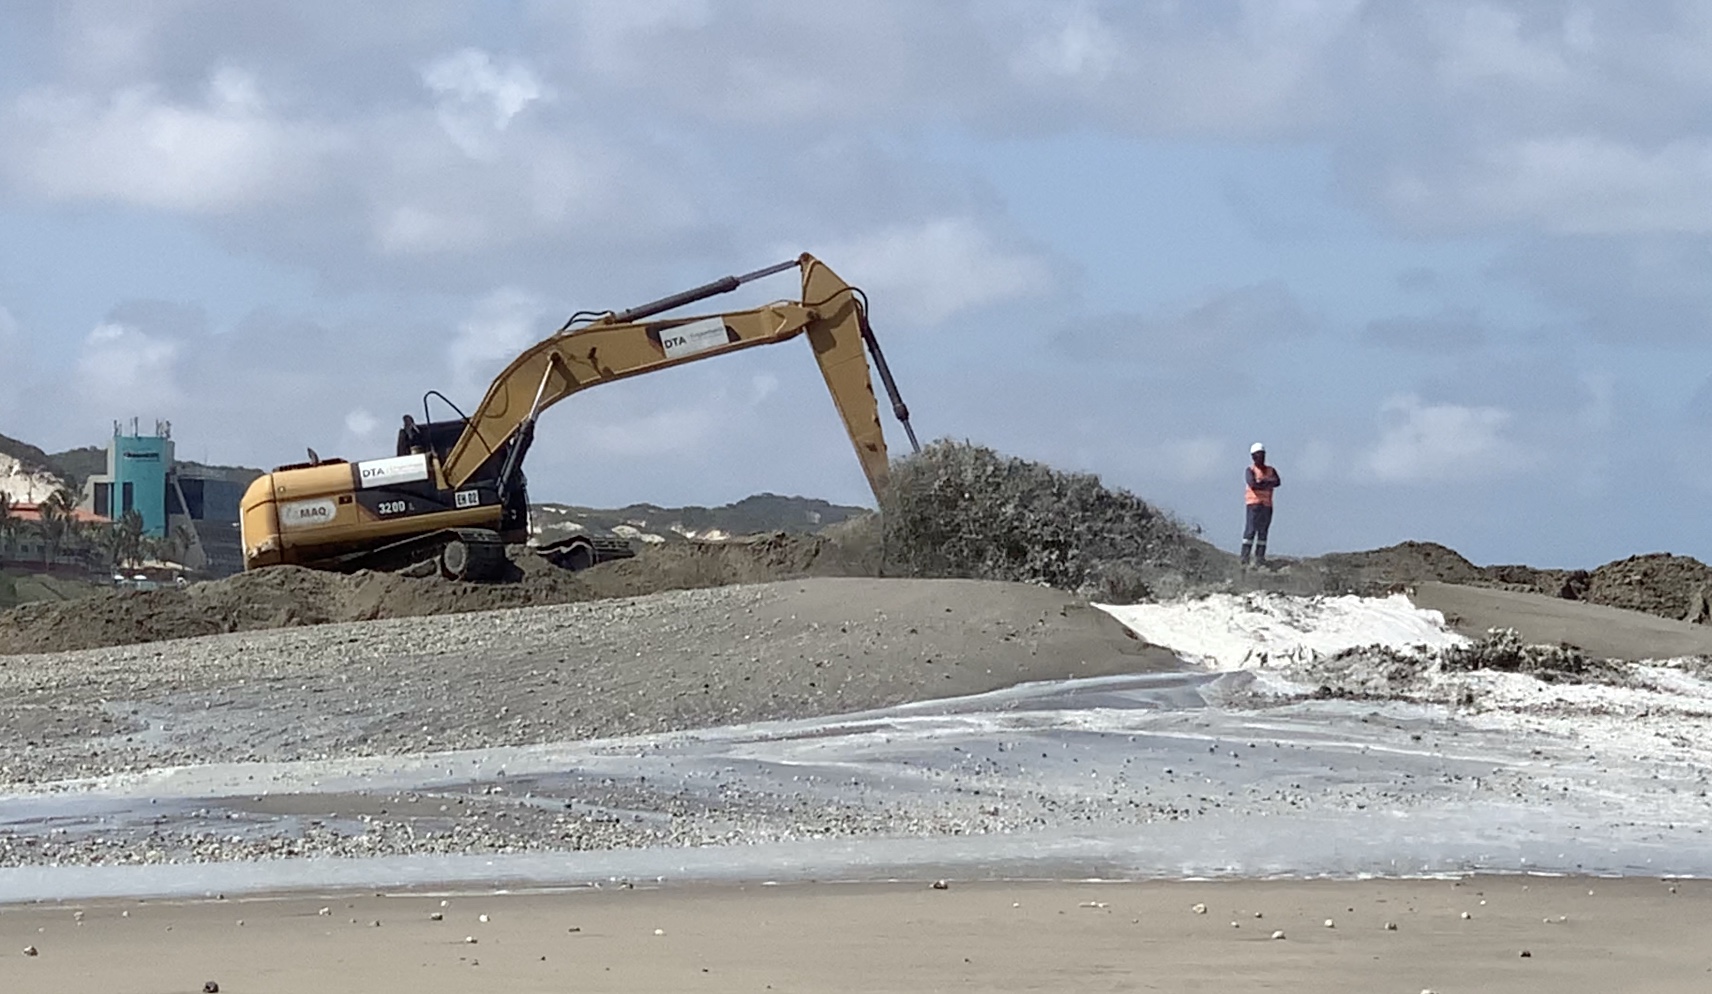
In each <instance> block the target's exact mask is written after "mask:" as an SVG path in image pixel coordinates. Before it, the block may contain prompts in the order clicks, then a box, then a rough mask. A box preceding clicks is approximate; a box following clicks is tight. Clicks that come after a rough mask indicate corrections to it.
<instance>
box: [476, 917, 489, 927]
mask: <svg viewBox="0 0 1712 994" xmlns="http://www.w3.org/2000/svg"><path fill="white" fill-rule="evenodd" d="M476 921H478V922H481V923H482V924H483V925H486V924H487V916H486V915H477V916H476Z"/></svg>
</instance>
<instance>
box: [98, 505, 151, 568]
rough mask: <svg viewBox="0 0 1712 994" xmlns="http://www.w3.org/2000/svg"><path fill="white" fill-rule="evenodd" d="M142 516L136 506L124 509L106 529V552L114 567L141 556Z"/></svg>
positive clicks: (134, 560) (121, 565)
mask: <svg viewBox="0 0 1712 994" xmlns="http://www.w3.org/2000/svg"><path fill="white" fill-rule="evenodd" d="M144 538H145V536H144V534H143V516H142V514H140V513H138V511H137V509H136V508H132V509H131V510H129V511H126V512H125V513H124V515H123V516H121V517H120V518H119V520H118V521H115V522H113V525H112V527H111V528H109V529H108V531H107V535H106V539H107V552H108V555H109V556H110V557H111V558H112V561H113V565H114V566H115V567H124V566H128V565H130V564H132V563H135V562H137V561H139V560H140V559H142V557H143V539H144Z"/></svg>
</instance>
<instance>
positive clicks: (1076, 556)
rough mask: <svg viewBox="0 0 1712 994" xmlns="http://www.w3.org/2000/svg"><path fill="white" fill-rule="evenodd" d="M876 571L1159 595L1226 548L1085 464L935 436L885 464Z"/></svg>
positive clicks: (1218, 572) (1123, 595)
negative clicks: (1064, 466) (881, 557)
mask: <svg viewBox="0 0 1712 994" xmlns="http://www.w3.org/2000/svg"><path fill="white" fill-rule="evenodd" d="M881 510H882V512H883V514H882V518H883V520H884V527H885V557H886V566H887V571H888V572H898V573H903V574H906V575H910V576H924V577H969V578H973V579H981V580H1010V581H1019V582H1023V583H1040V584H1045V585H1048V586H1052V587H1057V588H1059V589H1061V590H1069V591H1075V592H1079V593H1084V594H1087V595H1089V596H1092V597H1095V598H1097V599H1100V600H1104V601H1108V602H1116V603H1130V602H1133V601H1136V600H1140V599H1143V598H1146V597H1149V596H1155V595H1159V596H1169V595H1171V594H1175V593H1178V592H1181V591H1182V590H1183V589H1184V588H1185V587H1186V586H1187V585H1189V584H1192V583H1197V582H1205V581H1209V580H1214V579H1218V578H1222V577H1223V576H1225V575H1227V573H1228V571H1229V569H1230V563H1231V561H1232V560H1233V557H1232V556H1231V555H1230V554H1229V553H1225V552H1221V551H1219V550H1218V549H1215V548H1213V546H1211V545H1210V544H1208V543H1207V542H1204V541H1202V540H1201V539H1200V538H1198V537H1197V535H1196V531H1195V529H1192V528H1191V527H1189V526H1188V525H1185V524H1184V523H1182V522H1181V521H1178V520H1177V519H1176V518H1174V517H1172V516H1171V515H1169V514H1168V513H1166V512H1164V511H1162V510H1160V509H1159V508H1156V507H1154V506H1152V505H1151V504H1148V503H1147V502H1146V501H1143V500H1142V499H1141V498H1139V497H1136V496H1135V495H1134V494H1131V493H1129V492H1128V491H1125V490H1114V489H1111V488H1109V487H1106V486H1105V485H1103V484H1102V483H1101V482H1100V478H1099V477H1098V476H1095V475H1093V474H1091V473H1065V472H1060V471H1058V470H1055V469H1052V468H1051V467H1049V466H1046V465H1044V464H1042V463H1037V462H1029V461H1027V460H1023V459H1016V458H1010V457H1006V456H1002V455H1000V454H998V453H997V452H994V451H993V450H992V449H988V448H985V447H983V446H979V445H972V444H969V443H956V442H949V441H940V442H935V443H933V444H932V445H929V446H928V447H927V448H926V449H924V450H923V451H922V452H921V453H920V454H919V455H915V456H912V457H910V458H907V459H904V460H901V461H900V462H898V463H897V464H896V465H895V466H894V467H893V469H892V486H891V489H890V491H889V493H888V494H887V496H886V500H885V502H884V503H883V505H882V508H881Z"/></svg>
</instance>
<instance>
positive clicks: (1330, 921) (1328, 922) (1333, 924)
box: [1326, 918, 1337, 928]
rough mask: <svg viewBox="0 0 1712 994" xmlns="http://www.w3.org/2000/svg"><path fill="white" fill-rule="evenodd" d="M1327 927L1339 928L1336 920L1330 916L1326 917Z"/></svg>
mask: <svg viewBox="0 0 1712 994" xmlns="http://www.w3.org/2000/svg"><path fill="white" fill-rule="evenodd" d="M1326 927H1327V928H1337V922H1334V921H1332V920H1331V919H1330V918H1327V919H1326Z"/></svg>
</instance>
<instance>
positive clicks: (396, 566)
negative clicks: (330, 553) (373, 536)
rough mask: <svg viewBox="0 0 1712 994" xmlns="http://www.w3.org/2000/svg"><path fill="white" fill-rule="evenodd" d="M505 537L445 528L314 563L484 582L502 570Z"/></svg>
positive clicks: (480, 530) (341, 568)
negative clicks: (377, 547)
mask: <svg viewBox="0 0 1712 994" xmlns="http://www.w3.org/2000/svg"><path fill="white" fill-rule="evenodd" d="M505 564H506V559H505V541H504V540H503V539H502V538H500V536H499V533H498V532H495V531H489V530H488V529H486V528H448V529H444V530H442V531H437V532H431V533H429V534H427V535H417V536H413V537H411V538H409V539H406V540H405V541H402V542H394V543H392V544H391V545H386V546H382V547H381V548H379V549H369V550H365V551H363V552H360V553H355V554H352V555H347V556H341V557H339V558H338V559H335V560H331V561H328V562H325V563H320V564H316V565H318V566H320V567H321V568H323V569H336V570H339V571H341V572H345V573H354V572H356V571H357V570H362V569H372V570H378V571H381V572H385V573H400V574H403V575H405V576H418V577H421V576H436V575H438V576H443V577H446V578H447V579H451V580H466V581H469V582H472V583H487V582H491V581H494V580H498V579H501V578H502V576H503V575H504V572H505Z"/></svg>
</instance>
